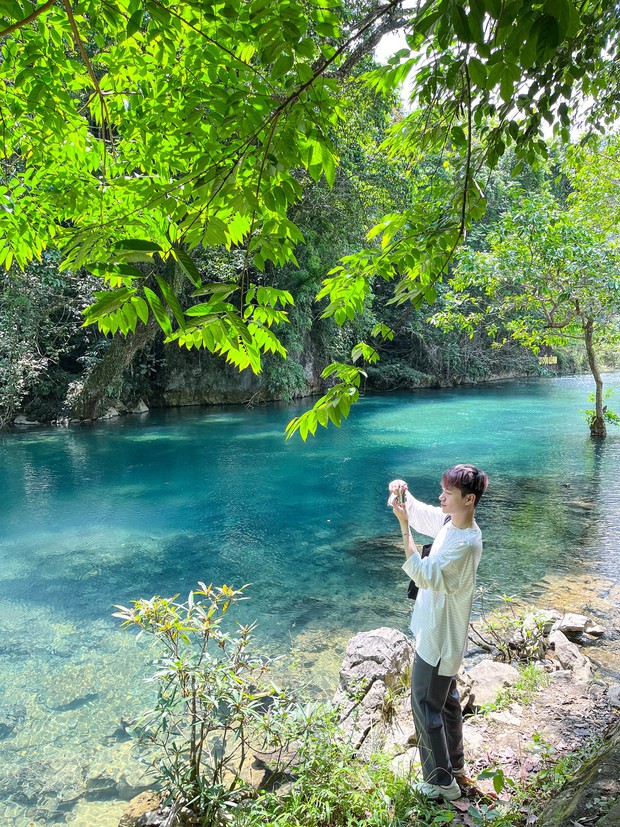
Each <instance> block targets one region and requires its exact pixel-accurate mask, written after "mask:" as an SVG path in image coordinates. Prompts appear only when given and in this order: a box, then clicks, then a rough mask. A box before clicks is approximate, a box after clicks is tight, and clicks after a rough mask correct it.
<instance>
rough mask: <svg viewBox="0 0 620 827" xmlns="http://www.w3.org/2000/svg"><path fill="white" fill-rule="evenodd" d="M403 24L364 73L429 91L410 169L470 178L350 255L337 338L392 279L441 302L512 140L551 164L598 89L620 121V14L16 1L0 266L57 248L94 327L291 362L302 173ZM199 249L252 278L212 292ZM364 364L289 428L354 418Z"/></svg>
mask: <svg viewBox="0 0 620 827" xmlns="http://www.w3.org/2000/svg"><path fill="white" fill-rule="evenodd" d="M394 28H401V29H402V30H403V31H404V32H405V34H406V38H407V46H406V48H404V49H403V50H402V51H401V52H400V53H399V54H398V55H397V56H396V57H395V58H394V60H393V61H392V63H390V64H389V65H388V66H386V67H382V68H380V69H377V70H375V71H373V72H371V73H369V74H368V76H367V82H368V83H369V84H370V86H371V87H372V88H373V89H375V90H376V91H378V92H380V93H388V94H391V93H392V91H393V90H394V88H396V86H397V85H398V84H399V83H401V82H402V81H403V80H404V79H405V78H406V77H409V79H410V80H411V81H412V84H413V86H412V90H413V91H412V100H413V102H414V111H413V113H412V114H411V115H410V116H408V117H406V118H403V119H402V120H401V121H400V122H399V123H398V124H397V126H396V127H395V130H394V133H393V136H392V138H391V140H390V142H389V144H388V149H389V151H390V152H391V153H392V154H393V155H394V156H395V157H399V158H401V159H402V160H403V162H404V163H408V164H410V165H411V166H414V165H415V164H416V163H417V160H418V159H419V157H420V153H424V152H426V151H429V150H434V151H436V152H437V153H439V154H441V153H449V154H450V156H451V163H452V166H453V170H454V175H451V176H448V177H447V178H445V179H443V178H441V179H438V180H437V181H436V182H434V183H433V184H432V185H431V186H430V188H429V189H428V191H426V192H425V193H423V197H421V198H420V199H416V200H415V203H413V204H412V206H411V207H410V208H407V209H405V210H402V211H399V212H396V213H390V214H389V215H387V216H385V217H384V218H383V219H382V220H381V221H379V222H378V224H377V226H376V228H375V230H374V231H373V233H372V234H371V237H372V238H374V239H375V240H374V241H373V246H370V247H369V248H368V249H366V250H362V251H360V252H359V253H358V254H356V255H354V256H351V257H347V258H346V259H345V260H344V261H343V264H342V268H341V269H338V270H337V271H335V272H333V273H332V274H331V275H330V277H329V278H328V279H327V280H326V282H325V286H324V289H323V290H322V291H321V293H320V294H319V295H320V296H321V297H323V298H326V299H327V300H328V303H327V307H326V309H325V311H324V312H325V315H327V316H333V317H334V318H335V320H336V322H337V323H339V324H347V323H348V321H350V320H351V318H352V317H354V316H355V315H356V314H358V313H360V312H363V310H364V308H365V305H366V302H367V300H368V299H369V297H370V296H371V295H372V284H373V281H374V280H375V279H376V278H377V277H379V278H382V279H384V280H385V281H387V282H390V283H392V284H393V285H394V286H393V295H392V298H391V301H394V302H395V303H396V304H399V303H408V302H413V303H414V304H420V303H422V302H424V301H428V302H432V301H433V299H434V296H435V288H434V284H435V283H436V282H437V280H438V279H440V278H442V277H443V276H444V275H445V274H446V272H447V268H448V265H449V263H450V261H451V259H452V257H453V255H454V253H455V251H456V249H457V247H458V245H459V243H460V241H461V239H462V238H463V235H464V234H465V232H466V228H467V226H468V224H469V223H470V222H471V221H472V220H473V219H475V218H476V217H478V216H480V215H481V214H482V213H483V211H484V194H483V190H482V187H481V186H480V182H479V180H478V178H479V172H480V170H481V169H482V167H483V165H484V164H485V163H489V164H491V165H493V164H494V163H495V162H496V161H497V159H498V158H499V157H500V156H501V155H502V153H503V152H504V150H505V148H506V146H507V145H509V144H514V145H515V147H516V149H517V152H518V154H519V157H520V158H522V159H523V160H525V161H529V162H533V161H535V159H536V157H537V155H538V154H539V153H541V152H542V153H544V152H545V144H544V141H543V140H542V138H541V134H540V128H541V124H542V122H543V120H548V121H550V122H554V123H556V126H557V128H558V131H559V132H560V133H561V134H563V135H564V136H567V134H568V127H569V124H570V117H571V116H570V107H571V104H572V102H573V101H574V100H578V99H581V98H582V97H583V96H584V95H585V96H590V97H592V98H595V99H597V107H596V111H595V112H593V117H596V118H601V117H606V116H609V115H612V114H613V113H614V112H615V111H616V105H617V101H616V99H615V97H614V95H613V92H612V93H609V94H608V93H605V94H603V90H606V89H608V88H613V87H612V86H610V84H609V83H608V81H609V77H610V76H611V75H612V74H613V72H614V71H615V69H614V62H615V60H616V55H617V51H618V31H619V24H618V16H617V7H616V5H615V4H614V3H613V2H611V0H600V2H597V1H596V0H585V2H580V3H577V2H576V0H546V2H543V3H541V4H536V5H532V4H531V3H530V2H528V0H515V2H512V3H510V4H502V3H500V2H498V0H470V2H462V1H461V0H428V2H421V0H420V2H414V3H413V4H412V6H410V7H404V4H403V3H401V2H396V0H388V2H386V3H385V4H377V3H375V2H362V3H359V4H357V3H356V4H350V5H342V4H341V3H340V2H339V0H310V2H309V3H307V4H299V3H296V2H292V0H274V2H266V0H222V2H216V3H211V2H205V3H203V2H200V0H111V2H106V3H105V4H101V3H99V2H95V0H82V1H81V2H79V3H75V4H72V3H71V2H70V0H62V1H61V0H48V1H47V2H44V3H42V4H40V5H37V4H36V3H34V2H25V3H24V4H19V3H15V4H11V5H5V6H4V7H3V11H2V17H1V18H0V46H1V49H2V59H1V61H0V124H1V127H0V149H1V152H0V155H1V157H2V159H3V160H2V161H0V163H1V165H2V176H3V180H2V184H0V263H4V265H5V266H6V267H7V268H9V267H10V266H11V264H12V262H13V261H15V262H17V264H18V265H20V266H24V265H25V264H26V263H27V262H28V261H29V260H31V259H32V258H36V257H38V256H40V255H41V253H42V251H43V250H44V249H46V248H47V247H49V246H50V245H55V246H57V247H58V248H59V249H60V250H61V251H62V253H63V255H64V259H65V265H64V266H66V267H68V268H70V269H72V270H74V271H78V270H79V268H81V267H86V268H87V269H89V270H90V271H91V272H92V273H94V274H95V275H96V276H99V277H100V278H101V279H102V280H103V282H104V284H103V285H102V286H103V287H104V289H103V290H102V291H101V292H100V293H99V295H98V296H97V300H96V302H95V304H94V305H93V306H92V307H91V308H90V310H89V312H88V315H87V322H88V323H96V324H98V325H99V327H100V328H101V329H102V330H103V331H104V332H109V333H116V332H117V331H121V332H122V333H126V334H127V333H129V332H131V331H135V330H136V328H137V326H138V325H141V324H147V323H148V320H149V318H154V319H155V320H156V321H157V323H158V325H159V326H160V327H161V329H162V330H163V332H164V334H165V336H166V338H167V340H168V341H176V342H177V343H178V344H179V345H181V346H183V347H187V348H193V347H205V348H207V349H209V350H210V351H212V352H216V353H220V354H222V355H223V356H224V357H225V358H226V359H228V360H229V361H230V362H232V363H233V364H235V365H237V366H238V367H239V368H240V369H243V368H245V367H248V366H249V367H251V368H252V369H253V370H255V371H258V370H260V368H261V356H262V354H264V353H265V352H275V353H279V354H280V355H284V348H283V346H282V344H281V342H280V341H279V338H278V337H277V335H276V334H275V332H274V329H275V328H276V326H277V325H279V324H282V323H285V322H286V319H287V308H289V307H290V306H291V304H292V303H293V301H294V298H295V297H294V295H293V294H292V293H291V291H289V290H286V289H282V288H276V287H274V286H273V282H272V277H271V265H276V266H278V265H282V264H284V263H287V262H289V263H290V262H292V263H295V260H296V259H295V247H296V245H297V244H298V243H299V242H300V241H301V239H302V235H301V233H300V231H299V228H298V227H297V225H296V224H295V223H294V221H292V220H291V217H290V209H291V207H292V206H293V205H294V204H295V203H297V202H298V200H299V199H300V197H301V195H302V187H301V184H300V176H303V175H308V176H310V177H311V178H312V179H314V180H315V181H316V180H319V179H320V178H321V177H323V176H324V177H325V179H326V180H327V182H328V183H330V184H332V183H333V182H334V180H335V171H336V166H337V164H338V162H339V159H338V157H337V152H336V149H335V145H334V141H333V130H334V129H335V127H336V125H337V123H338V120H339V119H340V118H341V117H342V115H343V113H342V108H341V106H340V94H341V87H342V82H343V79H345V78H346V77H347V76H348V75H349V73H350V72H351V70H352V67H353V66H355V65H356V64H357V63H358V61H359V60H360V59H361V58H362V57H363V56H364V55H365V54H367V53H368V52H369V50H371V49H372V48H373V47H374V45H375V44H376V42H377V40H378V39H379V37H380V36H381V35H382V34H383V33H384V32H386V31H389V30H390V29H394ZM599 92H601V94H599ZM474 139H475V140H474ZM198 245H200V246H202V247H206V248H220V247H222V246H224V247H227V248H229V249H235V248H236V249H239V250H240V251H241V254H242V255H241V263H240V266H239V268H238V271H237V272H236V273H235V274H234V277H232V278H231V277H229V276H226V277H224V278H222V279H218V280H215V281H205V279H204V278H203V273H202V272H201V271H200V269H199V268H198V267H197V266H196V263H195V261H194V260H193V258H191V257H190V255H189V251H191V250H192V249H194V248H196V247H197V246H198ZM166 262H172V263H173V264H174V265H175V267H174V268H169V267H162V263H164V264H165V263H166ZM162 271H164V273H169V272H170V271H172V275H170V276H166V275H162V274H161V273H162ZM182 280H185V281H186V283H187V284H188V285H189V286H190V288H191V291H192V292H193V299H194V301H185V299H184V298H183V291H182V290H181V289H180V283H181V281H182ZM373 335H374V338H373V340H371V342H369V343H359V344H358V345H357V346H355V347H354V348H353V353H352V357H353V359H354V360H358V362H360V365H362V364H363V362H365V361H366V362H372V361H374V360H376V359H377V358H378V357H377V348H376V345H377V344H378V343H380V342H381V341H382V340H384V339H385V338H389V337H390V336H391V331H390V330H389V329H388V328H386V327H385V326H384V325H378V326H377V327H376V328H375V330H374V331H373ZM360 365H353V364H349V365H347V364H341V363H337V364H334V365H331V366H330V367H329V368H328V374H329V375H330V376H333V377H335V378H336V380H337V381H336V384H335V385H334V387H333V388H331V390H330V393H329V397H328V398H326V399H325V400H323V403H322V404H321V405H319V406H318V408H317V409H316V410H315V411H314V412H311V413H309V414H308V416H306V417H305V418H302V419H301V420H298V421H296V422H295V423H293V425H292V427H291V432H293V431H294V430H295V429H296V428H300V429H301V430H302V433H303V432H307V431H311V432H314V430H316V427H317V425H318V424H323V425H325V424H327V422H328V420H330V419H331V420H332V421H335V422H337V421H339V420H340V417H341V416H342V415H346V413H347V412H348V407H349V405H350V402H351V400H352V399H354V398H356V395H357V393H358V387H359V383H360V377H361V375H362V373H363V367H362V366H360ZM302 426H303V427H302Z"/></svg>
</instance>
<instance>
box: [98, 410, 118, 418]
mask: <svg viewBox="0 0 620 827" xmlns="http://www.w3.org/2000/svg"><path fill="white" fill-rule="evenodd" d="M117 416H120V413H119V412H118V411H117V410H116V408H108V410H107V411H106V412H105V413H102V414H101V416H100V417H99V419H116V417H117Z"/></svg>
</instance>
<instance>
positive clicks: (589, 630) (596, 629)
mask: <svg viewBox="0 0 620 827" xmlns="http://www.w3.org/2000/svg"><path fill="white" fill-rule="evenodd" d="M584 631H585V633H586V635H592V637H600V636H601V635H604V634H605V632H606V631H607V629H605V627H604V626H599V624H598V623H595V622H594V621H593V620H588V622H587V623H586V628H585V629H584Z"/></svg>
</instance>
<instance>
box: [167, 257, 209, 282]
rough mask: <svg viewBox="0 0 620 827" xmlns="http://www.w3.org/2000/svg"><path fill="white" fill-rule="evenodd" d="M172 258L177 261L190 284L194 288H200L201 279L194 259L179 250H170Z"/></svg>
mask: <svg viewBox="0 0 620 827" xmlns="http://www.w3.org/2000/svg"><path fill="white" fill-rule="evenodd" d="M172 257H173V258H174V259H175V260H176V261H177V263H178V265H179V267H180V268H181V270H183V272H184V273H185V275H186V276H187V278H188V279H189V280H190V281H191V282H192V284H193V285H194V286H195V287H200V286H201V284H202V278H201V275H200V272H199V270H198V268H197V267H196V264H195V262H194V259H193V258H192V257H191V256H190V255H188V253H186V252H185V250H181V249H176V248H175V249H173V250H172Z"/></svg>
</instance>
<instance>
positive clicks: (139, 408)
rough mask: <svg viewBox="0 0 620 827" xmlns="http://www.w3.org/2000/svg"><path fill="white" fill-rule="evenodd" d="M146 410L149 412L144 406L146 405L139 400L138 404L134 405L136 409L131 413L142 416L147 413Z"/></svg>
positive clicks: (146, 406)
mask: <svg viewBox="0 0 620 827" xmlns="http://www.w3.org/2000/svg"><path fill="white" fill-rule="evenodd" d="M148 410H149V407H148V405H146V404H145V403H144V402H143V401H142V399H141V400H140V401H139V402H138V404H137V405H136V407H135V408H134V409H133V410H132V413H135V414H143V413H147V412H148Z"/></svg>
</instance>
